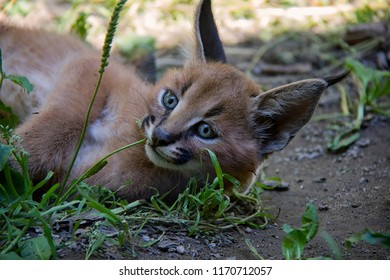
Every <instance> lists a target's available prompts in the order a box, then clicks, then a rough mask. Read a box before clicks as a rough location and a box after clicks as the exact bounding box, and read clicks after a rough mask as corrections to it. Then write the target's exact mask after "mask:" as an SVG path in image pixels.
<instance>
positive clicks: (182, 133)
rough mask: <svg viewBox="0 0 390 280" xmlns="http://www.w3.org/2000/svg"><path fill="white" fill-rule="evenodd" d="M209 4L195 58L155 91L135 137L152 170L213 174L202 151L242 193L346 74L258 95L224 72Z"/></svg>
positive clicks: (200, 17)
mask: <svg viewBox="0 0 390 280" xmlns="http://www.w3.org/2000/svg"><path fill="white" fill-rule="evenodd" d="M210 2H211V1H210V0H204V1H201V2H200V4H199V5H198V8H197V11H196V15H195V28H194V29H195V41H196V48H195V52H194V53H195V55H194V56H195V58H194V59H192V60H191V61H190V62H188V63H187V65H185V67H184V68H182V69H173V70H170V71H168V72H167V73H166V74H165V76H164V77H163V78H162V79H161V80H160V81H159V82H158V83H157V84H156V86H155V88H154V90H153V91H152V92H151V94H150V96H149V98H150V104H151V106H150V111H149V112H148V115H147V116H146V117H145V118H144V119H143V121H142V125H141V129H142V130H143V132H144V134H145V135H146V137H147V144H146V146H145V149H146V154H147V156H148V158H149V160H150V161H152V162H153V163H154V164H155V165H157V166H159V167H162V168H165V169H170V170H173V171H179V172H182V173H183V174H185V175H186V176H199V174H200V173H201V174H207V173H213V166H212V164H211V162H210V160H208V158H207V155H208V154H207V152H206V149H209V150H211V151H213V152H214V153H215V154H216V156H217V158H218V160H219V163H220V165H221V167H222V170H223V172H225V173H228V174H230V175H232V176H233V177H235V178H236V179H238V180H239V181H240V182H241V187H242V188H244V189H245V188H247V187H250V185H251V183H252V182H253V179H254V178H255V176H256V173H257V171H258V168H259V166H260V165H261V163H262V161H263V160H264V158H265V157H266V156H267V155H269V154H271V153H272V152H274V151H279V150H282V149H283V148H284V147H286V145H287V144H288V143H289V142H290V141H291V139H293V138H294V136H295V135H296V133H297V132H298V131H299V130H300V129H301V128H302V127H303V126H304V125H305V124H306V123H307V122H308V121H309V120H310V118H311V116H312V114H313V112H314V110H315V108H316V106H317V103H318V101H319V99H320V97H321V93H322V92H323V91H324V90H325V89H326V88H327V87H328V86H330V85H332V84H334V83H336V82H338V81H340V80H341V79H342V78H344V76H345V74H343V75H340V76H337V77H332V78H326V79H308V80H303V81H299V82H295V83H292V84H288V85H284V86H281V87H277V88H274V89H272V90H269V91H267V92H262V90H261V88H260V86H259V85H257V84H256V83H254V82H253V81H251V80H250V79H249V78H248V77H246V76H245V75H244V74H243V73H241V72H240V71H238V70H236V69H235V68H233V67H232V66H230V65H228V64H226V57H225V53H224V50H223V47H222V43H221V40H220V38H219V35H218V31H217V28H216V24H215V22H214V19H213V14H212V11H211V3H210Z"/></svg>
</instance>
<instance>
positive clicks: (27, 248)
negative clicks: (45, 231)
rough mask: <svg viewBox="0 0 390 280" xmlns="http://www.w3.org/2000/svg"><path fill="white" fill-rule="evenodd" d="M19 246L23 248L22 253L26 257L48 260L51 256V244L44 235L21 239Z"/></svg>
mask: <svg viewBox="0 0 390 280" xmlns="http://www.w3.org/2000/svg"><path fill="white" fill-rule="evenodd" d="M19 246H20V248H21V251H20V255H21V256H22V257H23V258H24V259H29V260H48V259H49V258H50V256H51V248H50V244H49V242H48V241H47V239H46V237H45V236H43V235H41V236H38V237H34V238H31V239H29V240H26V241H21V242H20V244H19Z"/></svg>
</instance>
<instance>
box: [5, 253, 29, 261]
mask: <svg viewBox="0 0 390 280" xmlns="http://www.w3.org/2000/svg"><path fill="white" fill-rule="evenodd" d="M0 260H24V259H23V258H22V257H21V256H19V255H18V254H16V253H15V252H9V253H5V254H0Z"/></svg>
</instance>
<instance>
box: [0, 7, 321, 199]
mask: <svg viewBox="0 0 390 280" xmlns="http://www.w3.org/2000/svg"><path fill="white" fill-rule="evenodd" d="M202 5H204V9H210V1H207V0H205V1H201V2H200V4H199V6H198V9H197V14H196V16H195V18H196V20H195V28H194V29H195V39H196V45H197V48H196V49H197V50H196V52H197V53H196V54H195V57H197V59H195V60H193V61H190V62H188V63H187V64H186V66H185V67H184V68H182V69H172V70H169V71H167V73H166V74H165V75H164V76H163V77H162V79H161V80H160V81H159V82H158V83H157V84H156V85H151V84H147V83H145V82H143V80H142V79H141V78H139V77H138V76H137V74H136V73H135V70H133V69H131V68H130V69H129V68H128V67H124V66H123V65H121V64H119V63H117V62H115V61H110V64H109V66H108V68H107V70H106V72H105V74H104V77H103V82H102V84H101V87H100V90H99V93H98V95H97V99H96V101H95V103H94V107H93V110H92V114H91V118H90V122H89V126H88V131H87V135H86V139H85V140H84V142H83V145H82V147H81V150H80V153H79V156H78V158H77V160H76V163H75V166H74V168H73V170H72V174H71V178H77V177H79V176H81V175H82V174H83V173H84V172H85V171H86V170H87V169H88V168H89V167H91V166H92V165H93V164H94V163H95V162H96V161H98V160H99V159H100V158H102V157H103V156H105V155H106V154H107V153H109V152H111V151H113V150H115V149H117V148H120V147H122V146H125V145H127V144H129V143H132V142H135V141H138V140H140V139H142V138H144V137H147V143H146V144H145V145H141V146H137V147H135V148H133V149H129V150H125V151H123V152H121V153H119V154H116V155H114V156H113V157H111V158H110V159H109V161H108V165H107V166H105V167H104V168H103V169H102V170H101V171H100V172H99V173H97V174H96V175H94V176H92V177H91V178H89V179H88V180H87V182H88V183H90V184H100V185H104V186H107V187H108V188H110V189H113V190H117V191H118V194H119V195H120V196H122V197H124V198H127V199H129V200H134V199H140V198H149V197H150V196H151V195H152V194H154V193H155V192H156V190H157V191H158V192H160V193H161V194H164V193H166V192H170V193H171V195H172V197H174V196H175V195H177V193H179V192H180V191H181V190H183V188H184V187H185V186H186V184H187V182H188V180H189V179H190V178H194V177H195V178H197V179H198V180H200V181H204V180H205V179H206V178H207V176H208V174H210V175H211V176H213V175H214V169H213V166H212V164H211V162H210V159H209V157H208V155H207V152H205V149H210V150H212V151H213V152H214V153H215V154H216V155H217V157H218V159H219V162H220V164H221V166H222V169H223V171H224V172H226V173H228V174H230V175H232V176H234V177H235V178H237V179H238V180H239V181H240V182H241V187H242V189H245V188H247V187H248V185H250V183H252V182H253V179H254V178H255V176H256V172H258V167H259V166H260V165H261V163H262V161H263V159H264V157H266V156H267V155H268V154H270V153H272V152H273V151H276V150H280V149H282V148H284V147H285V145H287V143H288V142H289V141H290V140H291V139H292V138H293V137H294V135H295V134H296V132H297V131H298V130H299V129H300V128H301V127H302V126H303V125H304V124H305V123H306V122H307V121H308V120H309V119H310V117H311V115H312V113H313V111H314V108H315V106H316V104H317V102H318V99H319V97H320V95H321V93H322V91H323V90H324V89H325V88H326V87H327V86H328V83H327V81H325V80H322V79H312V80H305V81H301V82H297V83H294V84H290V85H286V86H283V87H280V88H277V89H274V90H271V91H269V92H266V93H261V89H260V87H259V85H257V84H255V83H254V82H252V81H250V80H249V79H248V78H247V77H245V76H244V75H243V74H242V73H241V72H239V71H238V70H236V69H234V68H233V67H232V66H229V65H227V64H224V63H222V62H224V61H221V62H219V61H218V57H219V58H224V53H223V50H222V49H221V48H219V49H218V48H217V50H216V52H214V53H216V54H217V55H216V59H215V60H217V61H213V59H214V57H213V55H214V54H213V53H212V54H211V57H208V56H207V55H204V54H203V52H204V50H205V49H209V48H210V46H209V45H207V44H208V43H207V42H202V39H201V36H200V34H199V33H200V32H203V31H202V30H200V28H198V27H197V25H198V24H199V21H202V20H203V18H202V17H204V16H203V15H201V14H199V13H200V11H201V9H200V7H201V6H202ZM210 13H211V10H210ZM208 20H210V18H209V19H208ZM211 35H213V36H216V37H217V38H218V40H219V37H218V34H217V33H214V34H211ZM208 36H209V35H208ZM211 47H212V46H211ZM0 48H1V49H2V52H3V64H4V71H5V72H6V73H7V74H16V75H22V76H26V77H28V78H29V80H30V81H31V82H32V83H33V84H34V86H35V89H34V91H33V92H32V93H31V94H30V95H27V94H26V93H25V92H22V90H21V89H20V88H19V87H17V86H15V85H14V84H12V83H11V82H10V81H5V82H4V84H3V88H2V89H1V92H0V98H1V100H2V101H3V102H4V103H6V104H7V105H9V106H11V108H12V109H13V111H14V112H16V113H17V114H18V115H19V116H20V118H21V120H22V123H21V125H20V126H19V127H18V128H17V129H16V133H17V134H18V135H20V136H21V137H22V138H23V139H24V141H23V147H24V149H25V150H26V151H28V153H29V154H30V163H29V171H30V174H31V177H32V178H33V179H34V180H39V179H42V178H43V177H44V176H46V174H47V172H48V171H50V170H52V171H54V172H55V179H56V180H58V181H62V180H63V179H64V174H65V172H66V170H67V169H68V168H69V165H70V161H71V157H72V155H73V153H74V149H75V146H76V143H77V141H78V139H79V137H80V132H81V130H82V127H83V122H84V118H85V115H86V110H87V107H88V104H89V102H90V99H91V96H92V94H93V92H94V89H95V86H96V83H97V77H98V74H97V70H98V68H99V65H100V54H99V52H97V51H96V50H94V49H92V48H90V47H88V46H86V45H85V44H83V43H81V42H79V41H78V40H77V39H75V38H73V37H71V36H65V35H57V34H53V33H49V32H45V31H39V30H27V29H23V28H16V27H12V26H8V25H6V24H4V23H3V24H2V25H1V27H0ZM209 56H210V55H209ZM221 60H223V59H221ZM167 91H169V92H170V93H174V95H175V96H176V97H177V100H178V103H177V106H176V107H175V108H174V109H173V110H168V109H167V108H166V106H165V105H164V104H162V102H163V101H162V98H163V97H164V96H166V95H165V94H166V93H167ZM183 91H184V93H183ZM139 122H142V125H141V126H140V125H139ZM202 124H206V125H208V127H209V128H210V127H211V128H212V131H213V132H214V134H213V135H214V136H216V137H213V138H212V139H205V138H202V137H201V136H200V134H199V133H201V132H199V131H200V126H201V125H202ZM202 132H205V133H206V132H210V131H209V130H207V128H206V130H205V131H202Z"/></svg>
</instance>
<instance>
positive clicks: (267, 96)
mask: <svg viewBox="0 0 390 280" xmlns="http://www.w3.org/2000/svg"><path fill="white" fill-rule="evenodd" d="M347 75H348V73H344V74H341V75H339V76H334V77H329V78H325V79H308V80H302V81H299V82H295V83H291V84H287V85H284V86H280V87H277V88H274V89H271V90H269V91H267V92H265V93H262V94H260V95H258V96H257V97H255V98H254V100H253V111H252V112H251V116H250V122H251V126H252V128H253V131H254V136H255V138H256V139H257V140H258V142H259V146H260V150H259V154H260V155H266V154H269V153H272V152H274V151H278V150H282V149H283V148H284V147H286V145H287V144H288V143H289V142H290V141H291V140H292V139H293V138H294V137H295V135H296V134H297V132H298V131H299V130H300V129H301V128H302V127H303V126H304V125H305V124H306V123H307V122H308V121H309V120H310V118H311V117H312V115H313V113H314V110H315V108H316V106H317V104H318V101H319V99H320V97H321V94H322V92H323V91H324V90H325V89H326V88H327V87H329V86H331V85H332V84H335V83H337V82H339V81H341V80H342V79H343V78H345V77H346V76H347Z"/></svg>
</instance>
